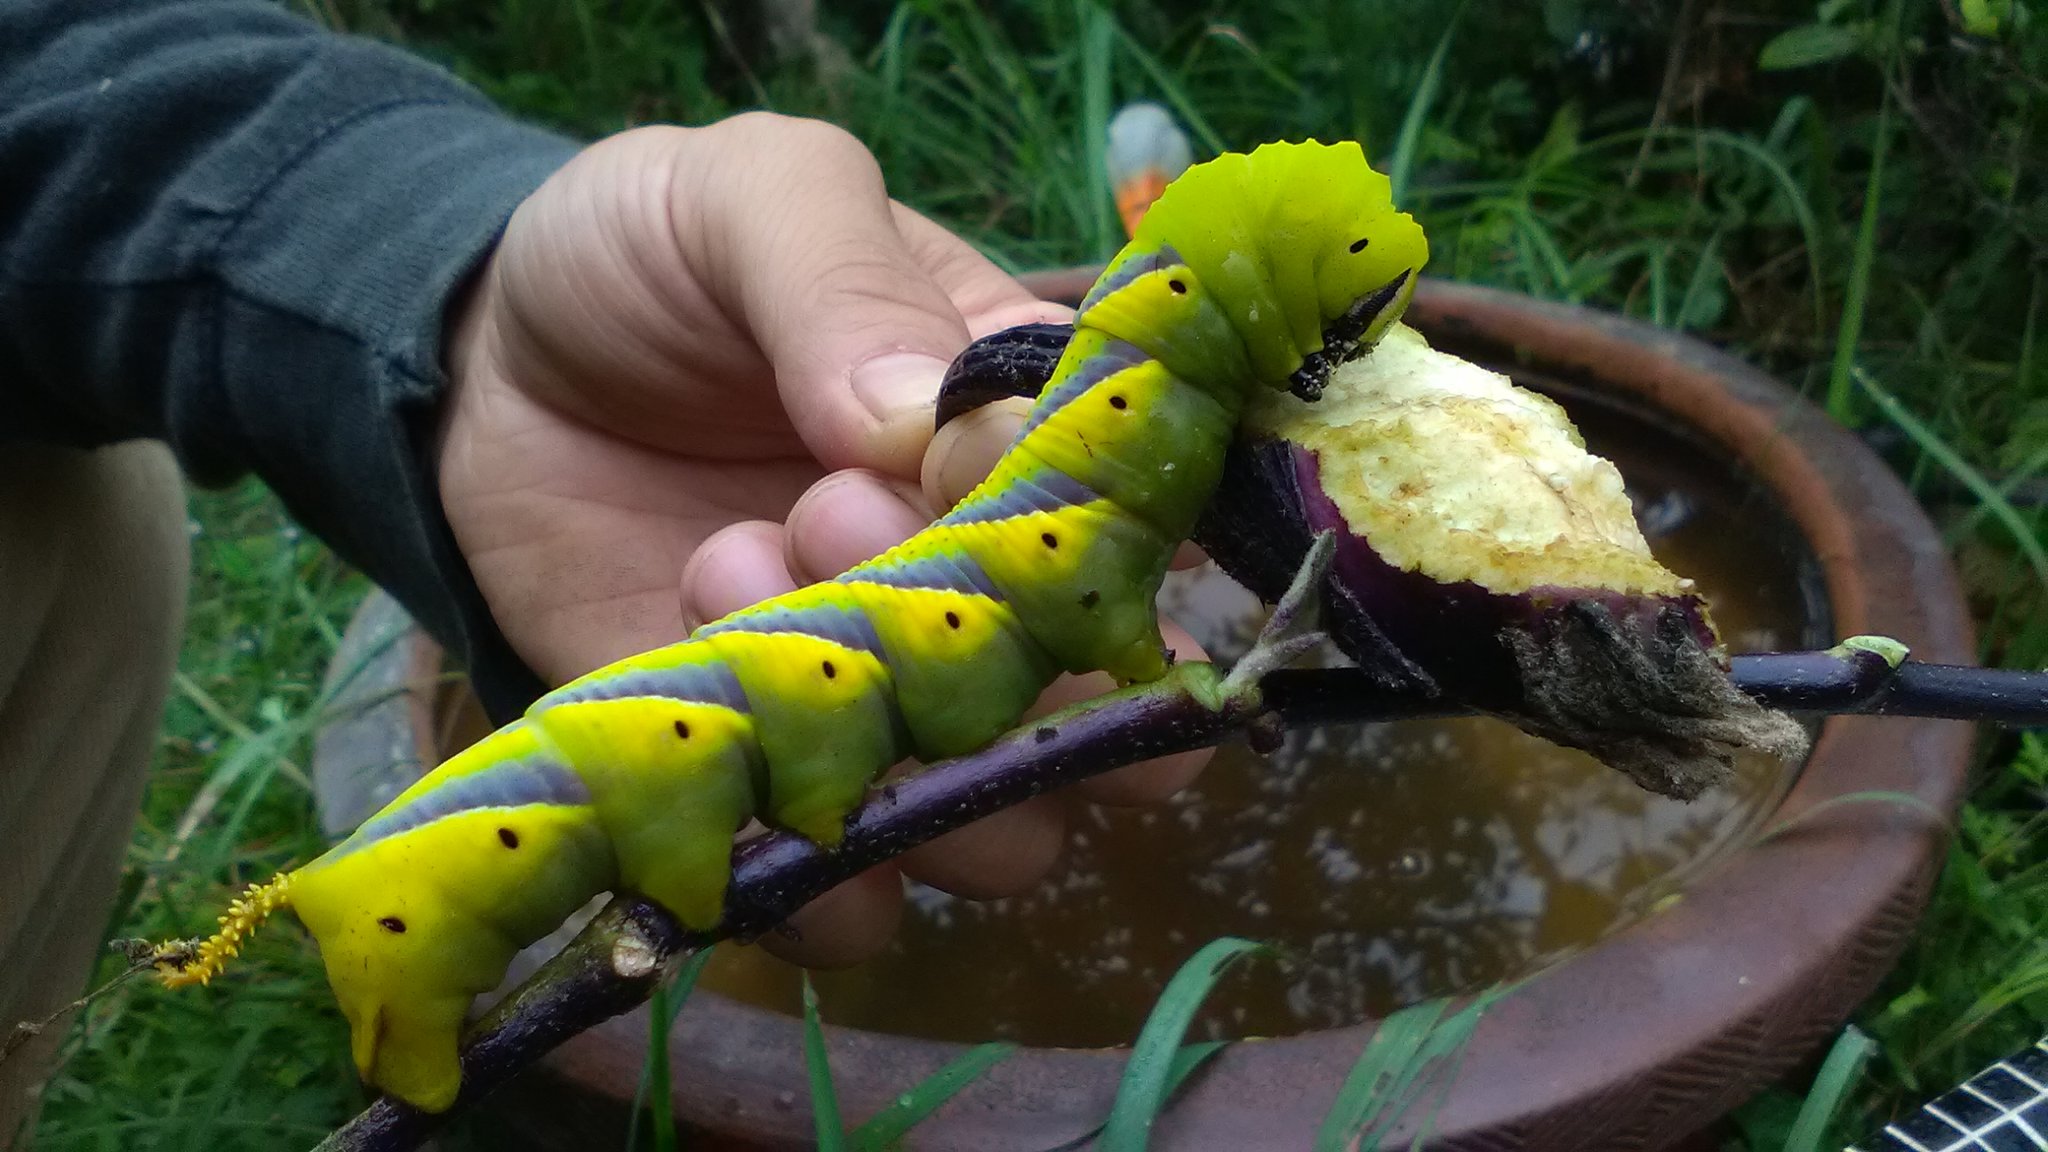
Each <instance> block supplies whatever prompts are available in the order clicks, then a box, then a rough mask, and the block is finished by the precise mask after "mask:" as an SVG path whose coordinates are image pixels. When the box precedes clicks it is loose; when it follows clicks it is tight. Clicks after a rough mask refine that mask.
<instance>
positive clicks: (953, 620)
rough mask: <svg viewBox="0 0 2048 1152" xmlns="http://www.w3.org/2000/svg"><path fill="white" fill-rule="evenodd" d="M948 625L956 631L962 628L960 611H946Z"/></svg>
mask: <svg viewBox="0 0 2048 1152" xmlns="http://www.w3.org/2000/svg"><path fill="white" fill-rule="evenodd" d="M946 627H948V628H951V629H953V630H955V631H958V630H959V628H960V614H959V613H958V612H948V613H946Z"/></svg>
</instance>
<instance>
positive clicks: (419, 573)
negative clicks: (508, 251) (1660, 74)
mask: <svg viewBox="0 0 2048 1152" xmlns="http://www.w3.org/2000/svg"><path fill="white" fill-rule="evenodd" d="M574 150H575V146H574V145H573V144H571V143H570V142H568V141H565V140H563V139H561V138H559V137H556V136H552V135H550V134H547V133H545V132H542V131H540V130H538V129H535V128H531V127H528V126H525V125H522V124H520V123H518V122H515V121H513V120H510V119H508V118H507V117H505V116H504V115H503V114H502V113H500V112H498V111H496V110H495V109H493V108H492V107H491V106H490V105H489V104H488V103H486V102H485V101H484V100H483V99H482V98H481V97H479V96H478V95H477V94H476V93H475V92H473V91H471V90H470V89H468V88H466V87H464V86H463V85H461V84H460V83H458V82H457V81H455V80H454V79H453V78H451V77H449V76H448V75H447V74H445V73H443V72H441V71H440V70H438V69H436V68H434V67H432V66H430V65H428V64H426V63H424V62H422V61H420V60H418V59H416V58H413V57H411V56H408V55H406V54H404V53H402V52H399V51H396V50H394V49H392V48H389V47H386V46H383V45H379V44H376V43H372V42H370V41H366V40H361V39H356V38H351V37H346V36H340V35H335V34H331V33H328V32H326V31H324V30H322V29H320V28H318V27H316V26H314V25H312V24H310V23H308V22H306V21H303V20H300V19H298V18H296V17H293V16H291V15H289V14H287V13H285V12H284V11H282V10H281V9H279V8H278V7H276V6H274V5H271V4H268V3H262V2H259V0H183V2H167V0H6V2H5V3H0V440H4V439H6V438H9V437H33V438H40V439H47V440H53V441H59V442H64V443H71V444H78V445H95V444H101V443H107V442H111V441H115V440H121V439H128V438H134V437H156V438H161V439H163V440H166V441H168V442H169V443H170V445H171V447H172V448H173V450H175V451H176V453H177V454H178V457H179V459H180V460H181V461H182V462H183V464H184V466H185V468H186V470H187V472H188V473H189V474H190V475H191V476H192V477H193V478H194V479H195V480H197V481H199V482H201V483H219V482H223V481H226V480H229V479H232V478H234V477H236V476H239V475H242V474H245V473H250V472H253V473H255V474H256V475H258V476H260V477H262V478H263V480H264V481H265V482H266V483H268V484H269V485H270V486H271V487H272V488H273V489H275V490H276V492H277V493H278V494H279V495H280V496H281V497H282V498H283V499H284V501H285V503H286V505H287V506H288V507H289V508H290V509H291V511H292V513H293V515H294V516H296V517H297V518H298V519H299V520H300V521H301V522H303V523H304V524H305V525H306V526H307V527H308V528H310V529H311V530H313V531H314V532H316V533H318V534H319V535H320V536H321V537H323V538H324V539H325V540H326V541H327V542H328V543H329V544H331V545H332V546H333V547H334V549H335V550H336V551H337V552H339V553H340V554H341V555H342V556H344V557H346V558H347V559H348V560H350V561H351V562H353V563H355V564H357V565H358V566H360V567H361V568H362V569H363V570H364V571H366V572H367V573H369V575H370V576H371V578H373V579H374V580H376V581H377V582H378V583H379V584H381V585H383V586H384V587H385V588H387V589H389V590H390V591H391V592H392V593H393V594H394V595H395V596H397V597H398V599H399V600H400V601H401V602H403V603H404V604H405V605H406V606H407V608H408V609H410V610H411V611H412V613H413V614H414V616H415V617H416V618H418V619H419V620H420V621H421V622H422V623H423V624H424V625H425V626H426V627H427V628H428V629H429V630H430V631H431V632H432V633H433V634H434V635H435V636H436V637H438V638H439V639H440V640H441V641H442V642H443V643H444V644H446V645H447V646H448V647H449V648H450V649H451V650H452V651H455V652H457V653H460V654H462V655H464V656H465V657H466V658H467V660H468V662H469V665H470V667H471V671H472V674H473V676H474V677H475V679H476V680H477V685H478V689H479V691H480V692H481V693H482V694H483V696H484V699H485V701H486V703H487V705H488V706H489V708H490V710H491V711H492V712H493V714H494V715H497V716H500V717H503V716H505V715H506V714H507V713H508V712H510V711H514V710H516V709H518V708H519V707H522V706H523V705H524V703H525V702H526V701H527V700H529V699H530V698H531V697H532V696H533V695H534V694H535V693H536V692H537V691H538V690H539V689H540V684H539V682H538V681H537V680H536V679H535V677H534V676H533V674H532V673H531V672H530V671H528V670H527V668H526V667H525V666H524V665H523V664H522V663H521V662H520V661H519V660H518V659H517V658H516V657H514V656H513V655H512V653H511V650H510V648H509V647H508V646H507V645H506V643H505V641H504V638H503V636H502V635H501V634H500V632H499V631H498V628H497V626H496V625H495V623H494V622H493V621H492V619H491V616H490V613H489V611H488V609H487V608H486V607H485V605H484V603H483V600H482V597H481V596H480V595H479V594H478V592H477V589H476V585H475V581H474V580H473V579H472V577H471V575H470V573H469V569H468V567H467V565H466V564H465V563H464V562H463V560H462V557H461V555H460V554H459V553H458V552H457V550H456V548H455V543H454V539H453V536H452V535H451V534H450V532H449V530H448V526H447V522H446V520H445V518H444V516H443V515H442V512H441V506H440V500H439V496H438V490H437V487H436V484H435V480H434V475H433V470H432V459H433V450H432V442H433V435H434V424H435V413H436V405H437V400H438V397H439V395H440V393H441V391H442V389H443V387H444V384H445V381H444V379H443V375H442V367H441V343H442V330H443V324H444V318H445V314H446V312H447V309H448V306H449V303H450V301H451V300H452V299H454V298H455V296H456V294H457V293H458V292H459V291H460V289H461V287H462V286H463V283H464V281H465V279H466V277H467V276H468V275H469V274H470V273H471V272H472V271H473V270H474V269H475V268H476V267H477V266H478V264H479V262H480V261H481V260H482V258H483V257H484V256H485V255H486V254H487V253H488V252H489V250H490V247H491V245H492V244H493V243H494V242H495V240H496V238H497V236H498V234H499V232H500V230H501V229H502V228H503V226H504V223H505V221H506V219H507V218H508V217H509V216H510V214H511V212H512V209H513V208H514V207H515V206H516V205H517V204H518V203H519V202H520V201H521V200H522V199H524V198H525V197H526V195H527V194H528V193H530V192H531V191H532V190H533V189H534V188H535V187H536V186H537V185H538V184H539V183H540V182H541V181H542V180H543V179H545V178H546V177H547V175H548V174H549V173H550V172H552V171H554V170H555V169H556V168H557V167H559V166H560V165H561V164H562V163H563V162H564V161H565V160H567V159H568V157H569V156H570V155H571V154H572V153H573V152H574Z"/></svg>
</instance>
